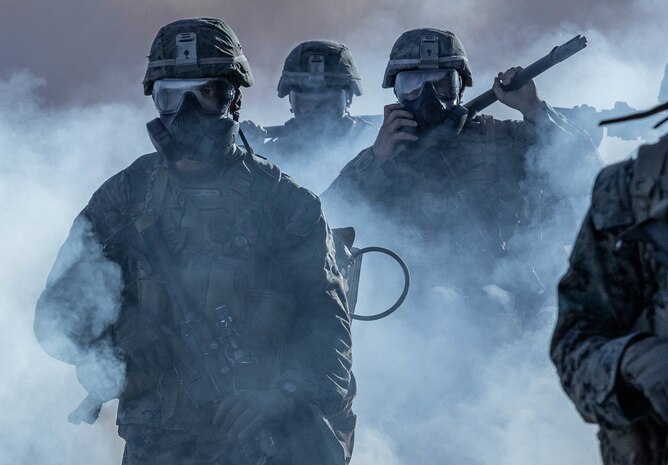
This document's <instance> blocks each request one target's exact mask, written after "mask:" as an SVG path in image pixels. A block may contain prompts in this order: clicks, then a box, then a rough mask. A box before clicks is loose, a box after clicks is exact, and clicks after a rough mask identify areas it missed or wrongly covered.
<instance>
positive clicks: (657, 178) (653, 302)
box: [551, 137, 668, 465]
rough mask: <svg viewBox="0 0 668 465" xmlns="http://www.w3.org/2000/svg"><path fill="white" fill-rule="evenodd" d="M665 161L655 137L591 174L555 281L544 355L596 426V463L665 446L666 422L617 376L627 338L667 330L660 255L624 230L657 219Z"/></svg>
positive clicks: (643, 458)
mask: <svg viewBox="0 0 668 465" xmlns="http://www.w3.org/2000/svg"><path fill="white" fill-rule="evenodd" d="M667 158H668V137H664V138H663V139H661V140H660V141H659V142H658V143H657V144H654V145H647V146H643V147H641V148H640V151H639V153H638V157H637V158H636V159H633V160H629V161H625V162H622V163H619V164H616V165H612V166H609V167H607V168H605V169H604V170H603V171H602V172H601V173H600V175H599V176H598V179H597V180H596V183H595V185H594V189H593V196H592V202H591V208H590V209H589V212H588V213H587V216H586V217H585V220H584V224H583V225H582V229H581V231H580V234H579V236H578V238H577V241H576V243H575V247H574V249H573V252H572V256H571V259H570V268H569V270H568V273H567V274H566V275H565V276H564V277H563V279H562V280H561V282H560V284H559V319H558V321H557V326H556V329H555V331H554V336H553V339H552V347H551V356H552V360H553V361H554V364H555V365H556V367H557V371H558V373H559V376H560V378H561V382H562V385H563V387H564V389H565V391H566V393H567V394H568V395H569V397H570V398H571V399H572V401H573V402H574V403H575V406H576V407H577V409H578V411H579V412H580V414H581V415H582V416H583V418H584V419H585V420H586V421H587V422H590V423H597V424H598V425H599V426H600V431H599V439H600V442H601V452H602V455H603V460H604V463H605V464H606V465H631V464H633V465H636V464H637V465H639V464H643V465H660V464H664V463H666V462H665V460H666V454H667V453H668V428H667V427H666V425H665V424H664V423H663V421H661V420H660V419H659V417H658V416H657V415H655V414H653V412H652V410H651V408H650V407H649V406H648V404H647V402H646V401H643V400H642V399H639V398H638V395H637V393H633V392H631V391H630V390H629V388H628V386H627V385H626V383H624V382H622V381H621V376H620V366H621V365H622V359H623V355H624V354H625V351H626V350H627V348H628V347H630V345H631V344H633V343H635V342H636V341H637V340H639V339H643V338H647V337H651V336H659V337H666V336H668V298H667V296H668V268H667V267H666V263H667V262H666V260H665V256H662V254H661V252H660V250H658V249H657V247H656V244H653V243H651V242H649V241H645V240H641V241H638V240H635V239H633V236H634V235H633V234H632V231H635V230H637V227H639V226H640V225H642V224H645V222H646V221H647V220H649V219H651V218H655V219H657V220H659V221H661V222H665V219H666V209H665V200H664V199H665V197H666V195H667V194H668V187H667V185H666V182H665V180H666V159H667ZM620 236H621V237H620Z"/></svg>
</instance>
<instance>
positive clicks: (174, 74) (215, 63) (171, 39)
mask: <svg viewBox="0 0 668 465" xmlns="http://www.w3.org/2000/svg"><path fill="white" fill-rule="evenodd" d="M221 76H225V77H226V78H228V79H230V80H231V81H232V82H233V83H234V84H235V85H237V86H239V87H241V86H243V87H250V86H251V85H253V73H252V72H251V69H250V66H249V64H248V61H247V60H246V57H245V56H244V54H243V51H242V50H241V44H240V43H239V39H237V36H236V34H235V33H234V31H233V30H232V28H231V27H230V26H228V25H227V23H225V22H224V21H222V20H220V19H216V18H189V19H181V20H178V21H174V22H173V23H170V24H167V25H166V26H163V27H162V28H161V29H160V31H158V35H156V36H155V39H154V40H153V45H151V52H150V54H149V56H148V68H147V69H146V76H144V82H143V84H144V94H145V95H151V92H152V91H153V83H154V82H155V81H157V80H158V79H164V78H172V79H196V78H211V77H221Z"/></svg>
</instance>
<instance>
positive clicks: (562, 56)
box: [464, 35, 587, 118]
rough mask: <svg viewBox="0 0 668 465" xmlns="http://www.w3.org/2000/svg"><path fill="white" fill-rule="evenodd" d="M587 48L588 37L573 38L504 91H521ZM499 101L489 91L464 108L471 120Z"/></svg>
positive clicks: (519, 74) (527, 69)
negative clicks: (537, 77)
mask: <svg viewBox="0 0 668 465" xmlns="http://www.w3.org/2000/svg"><path fill="white" fill-rule="evenodd" d="M585 47H587V38H586V37H584V36H581V35H577V36H575V37H573V38H572V39H571V40H569V41H568V42H566V43H565V44H563V45H559V46H557V47H554V48H553V49H552V51H551V52H550V53H548V54H547V55H545V56H544V57H543V58H541V59H539V60H538V61H535V62H534V63H532V64H530V65H529V66H527V67H526V68H524V69H523V70H522V71H520V72H519V73H517V75H516V76H515V77H514V78H513V81H512V82H511V83H510V85H508V86H502V88H503V90H505V91H506V92H510V91H513V90H517V89H519V88H520V87H522V86H523V85H525V84H526V83H527V82H529V81H531V80H532V79H533V78H535V77H536V76H538V75H540V74H542V73H544V72H545V71H547V70H548V69H550V68H552V67H553V66H554V65H556V64H557V63H561V62H562V61H564V60H566V59H568V58H570V57H572V56H573V55H575V54H576V53H578V52H579V51H581V50H583V49H584V48H585ZM497 100H498V98H497V97H496V94H495V93H494V89H489V90H488V91H487V92H484V93H482V94H480V95H479V96H477V97H475V98H474V99H473V100H470V101H469V102H467V103H465V104H464V106H465V107H466V108H468V110H469V118H473V117H474V116H475V115H476V114H477V113H479V112H480V111H481V110H483V109H485V108H487V107H488V106H490V105H491V104H493V103H494V102H496V101H497Z"/></svg>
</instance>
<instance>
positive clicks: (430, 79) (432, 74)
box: [394, 69, 462, 100]
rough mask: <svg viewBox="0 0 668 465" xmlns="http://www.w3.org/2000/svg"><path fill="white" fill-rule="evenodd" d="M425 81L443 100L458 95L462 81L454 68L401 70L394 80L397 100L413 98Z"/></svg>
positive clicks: (417, 94) (454, 97)
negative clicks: (431, 85)
mask: <svg viewBox="0 0 668 465" xmlns="http://www.w3.org/2000/svg"><path fill="white" fill-rule="evenodd" d="M426 83H431V84H433V86H434V89H435V90H436V93H437V94H438V96H439V97H440V98H441V99H443V100H456V99H457V98H458V97H459V94H460V91H461V88H462V81H461V78H460V76H459V73H458V72H457V70H455V69H434V70H428V71H402V72H400V73H399V74H397V77H396V78H395V81H394V93H395V94H396V96H397V98H398V99H399V100H415V99H416V98H418V96H419V95H420V92H421V91H422V88H423V87H424V85H425V84H426Z"/></svg>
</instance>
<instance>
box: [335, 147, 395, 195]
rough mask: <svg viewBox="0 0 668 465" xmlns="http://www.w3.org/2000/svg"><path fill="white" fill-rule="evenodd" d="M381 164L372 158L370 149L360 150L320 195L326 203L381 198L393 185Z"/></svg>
mask: <svg viewBox="0 0 668 465" xmlns="http://www.w3.org/2000/svg"><path fill="white" fill-rule="evenodd" d="M384 168H385V166H384V164H383V163H381V162H379V161H378V160H377V159H376V157H374V155H373V152H372V151H371V147H368V148H366V149H364V150H362V151H361V152H360V153H359V154H358V155H357V156H356V157H355V158H354V159H353V160H351V161H350V162H349V163H348V164H347V165H346V166H345V167H344V168H343V169H342V170H341V173H339V175H338V176H337V178H336V179H335V180H334V181H333V182H332V184H331V185H330V186H329V187H328V188H327V189H326V190H325V192H323V193H322V197H323V200H324V201H325V202H327V203H330V202H333V201H334V200H344V201H348V202H351V201H353V200H356V199H359V198H364V199H372V198H376V197H381V196H382V194H383V193H384V192H387V191H388V190H389V189H390V188H392V187H393V185H394V180H393V178H392V177H391V175H390V174H388V172H387V171H386V170H385V169H384Z"/></svg>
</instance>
